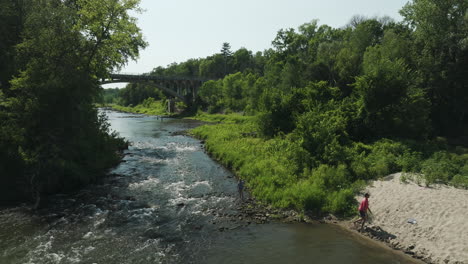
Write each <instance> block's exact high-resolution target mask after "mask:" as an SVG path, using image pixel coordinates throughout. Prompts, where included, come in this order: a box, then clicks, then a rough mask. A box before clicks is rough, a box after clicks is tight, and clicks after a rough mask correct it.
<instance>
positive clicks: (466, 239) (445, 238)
mask: <svg viewBox="0 0 468 264" xmlns="http://www.w3.org/2000/svg"><path fill="white" fill-rule="evenodd" d="M400 177H401V173H397V174H392V175H390V176H388V177H386V178H385V179H383V180H379V181H375V182H373V184H371V186H369V187H368V188H366V191H367V192H369V193H370V194H371V197H370V199H369V204H370V208H371V210H372V212H373V213H374V217H373V221H372V223H371V224H369V225H368V228H366V231H365V232H364V234H366V235H368V236H371V237H372V236H377V237H378V236H382V234H383V237H384V239H382V240H384V241H386V242H387V243H388V244H389V245H390V246H392V247H394V248H397V249H400V250H403V251H405V252H406V253H408V254H411V255H415V256H418V258H422V259H423V260H424V261H426V262H428V263H464V264H468V190H462V189H456V188H453V187H448V186H442V185H434V186H431V187H425V186H420V185H418V184H416V183H413V182H408V183H403V182H401V181H400ZM359 199H362V198H361V197H359Z"/></svg>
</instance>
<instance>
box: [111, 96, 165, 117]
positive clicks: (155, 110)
mask: <svg viewBox="0 0 468 264" xmlns="http://www.w3.org/2000/svg"><path fill="white" fill-rule="evenodd" d="M106 106H107V107H111V108H112V109H115V110H117V111H122V112H127V113H137V114H145V115H159V116H161V115H169V113H168V112H167V107H166V103H165V102H164V101H156V100H155V99H153V98H151V97H150V98H148V99H146V100H144V101H143V102H142V103H141V104H138V105H136V106H131V105H130V106H122V105H118V104H107V105H106Z"/></svg>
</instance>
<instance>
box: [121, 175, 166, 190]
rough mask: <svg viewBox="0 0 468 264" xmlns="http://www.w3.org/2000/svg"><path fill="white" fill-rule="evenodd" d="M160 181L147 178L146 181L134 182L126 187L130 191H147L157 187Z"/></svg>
mask: <svg viewBox="0 0 468 264" xmlns="http://www.w3.org/2000/svg"><path fill="white" fill-rule="evenodd" d="M160 182H161V181H160V180H159V179H157V178H154V177H152V176H148V178H146V180H143V181H141V182H134V183H130V184H129V185H128V188H129V189H130V190H142V189H143V190H149V189H153V188H155V187H156V186H158V185H159V183H160Z"/></svg>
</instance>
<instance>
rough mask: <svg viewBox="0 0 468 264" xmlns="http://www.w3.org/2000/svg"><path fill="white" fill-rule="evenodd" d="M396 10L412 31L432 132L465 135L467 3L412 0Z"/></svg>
mask: <svg viewBox="0 0 468 264" xmlns="http://www.w3.org/2000/svg"><path fill="white" fill-rule="evenodd" d="M400 13H401V15H402V16H403V17H404V21H405V23H406V24H407V25H408V26H409V27H410V28H411V29H412V30H413V31H414V34H413V35H414V45H415V46H414V49H415V54H416V59H415V60H416V62H417V67H418V69H419V71H418V72H420V73H421V85H422V86H423V87H427V89H428V94H429V96H430V99H431V102H432V105H433V107H432V113H431V116H432V120H433V122H434V128H435V132H436V133H438V134H442V135H452V136H457V135H463V134H466V131H468V128H467V127H468V115H467V113H468V108H467V107H466V106H467V105H468V67H467V66H466V65H468V37H467V36H468V2H467V1H466V0H453V1H444V0H413V1H412V2H410V3H408V4H407V5H406V6H405V7H404V8H403V9H402V10H401V11H400ZM464 130H465V131H464Z"/></svg>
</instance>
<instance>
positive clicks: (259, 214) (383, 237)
mask: <svg viewBox="0 0 468 264" xmlns="http://www.w3.org/2000/svg"><path fill="white" fill-rule="evenodd" d="M107 109H111V110H113V111H119V110H116V109H113V108H107ZM119 112H125V111H119ZM126 113H132V112H126ZM134 114H142V113H134ZM142 115H149V114H142ZM153 116H154V115H153ZM174 118H177V117H174ZM183 134H184V135H187V136H190V137H194V136H193V135H191V134H189V133H183ZM194 138H196V137H194ZM197 139H198V140H200V139H199V138H197ZM201 144H202V145H203V149H204V151H205V152H206V153H207V154H208V155H209V156H210V157H211V158H212V159H214V160H215V161H216V162H217V163H218V164H220V165H221V166H224V165H222V163H221V162H220V161H219V160H218V159H216V158H214V157H213V155H212V153H209V152H208V151H207V150H206V149H205V145H204V142H203V140H201ZM224 167H225V166H224ZM226 169H228V170H230V171H231V172H232V173H233V174H234V175H235V176H236V178H237V175H236V174H235V172H233V171H232V170H231V169H230V168H227V167H226ZM381 181H382V180H381ZM381 181H374V182H373V183H371V186H368V187H367V188H366V190H369V191H370V192H371V193H373V194H375V191H376V190H375V189H373V187H372V184H374V183H376V182H381ZM384 181H385V180H384ZM447 188H452V187H447ZM246 192H247V193H248V195H247V197H251V195H250V193H249V192H248V191H247V190H246ZM467 192H468V191H467ZM375 199H381V200H391V199H392V197H384V196H380V197H378V196H377V195H373V197H372V198H371V199H370V201H371V206H370V207H371V209H372V210H373V212H375V210H376V205H374V203H373V200H375ZM239 211H240V214H239V215H238V216H237V217H243V218H248V219H250V220H251V221H252V223H257V224H262V223H267V222H272V221H278V222H283V223H293V222H305V223H309V224H310V223H321V224H331V225H336V226H339V227H340V228H342V229H343V230H346V231H347V232H349V234H350V235H352V236H355V237H356V239H364V241H366V243H375V244H378V245H379V246H381V247H385V248H386V249H387V250H392V251H395V252H398V254H402V255H405V256H407V257H409V258H411V259H413V260H415V261H417V262H419V263H429V264H439V263H449V264H451V263H453V264H463V263H467V264H468V262H463V261H458V260H451V259H450V258H449V259H447V258H444V259H441V258H440V257H438V256H435V255H433V253H432V252H431V251H430V250H420V248H419V247H417V246H416V245H414V243H413V244H411V243H410V244H408V243H402V242H401V241H399V236H400V235H399V234H398V235H397V236H396V235H394V234H393V233H392V231H390V230H387V227H386V226H380V225H379V224H377V225H376V224H366V228H365V230H364V232H363V233H359V232H357V231H356V230H355V229H354V228H353V227H352V224H350V220H347V219H342V218H336V217H334V216H333V215H327V216H325V217H323V216H322V217H318V216H310V215H307V214H301V213H299V212H297V211H294V210H285V209H277V208H273V207H271V206H270V205H268V204H264V203H261V202H258V201H257V200H256V199H254V198H250V199H246V201H244V202H243V203H241V204H240V206H239ZM389 232H390V233H389ZM467 245H468V244H467Z"/></svg>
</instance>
